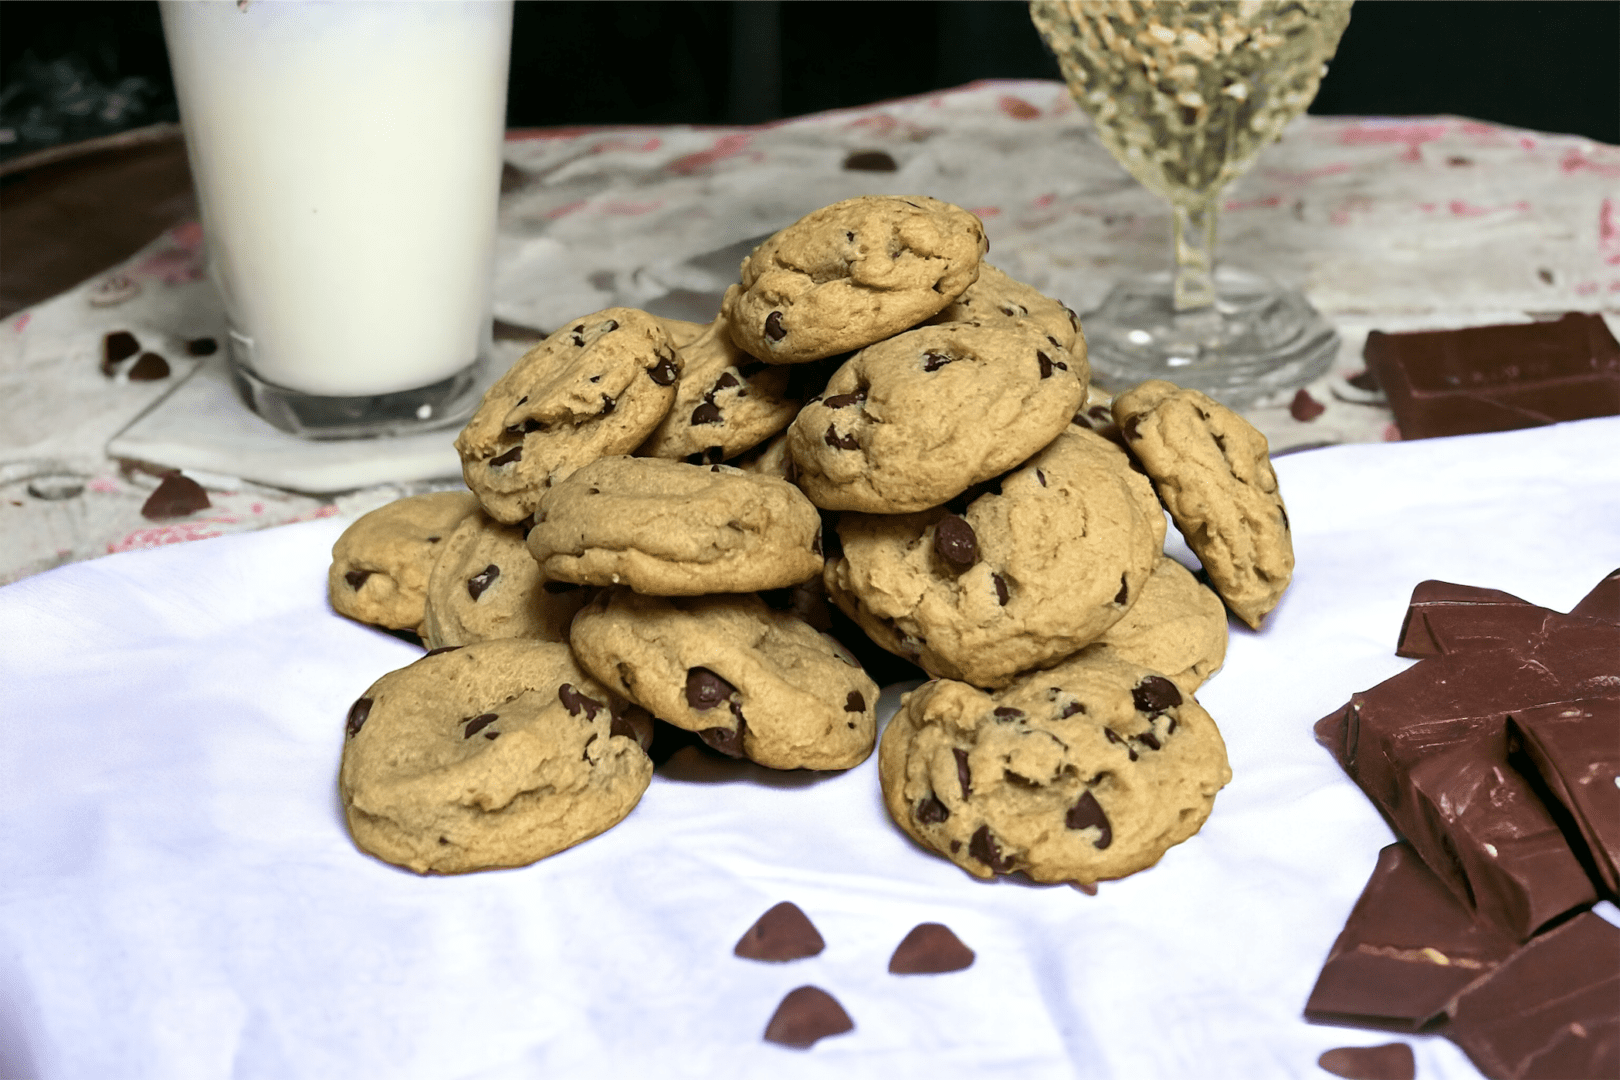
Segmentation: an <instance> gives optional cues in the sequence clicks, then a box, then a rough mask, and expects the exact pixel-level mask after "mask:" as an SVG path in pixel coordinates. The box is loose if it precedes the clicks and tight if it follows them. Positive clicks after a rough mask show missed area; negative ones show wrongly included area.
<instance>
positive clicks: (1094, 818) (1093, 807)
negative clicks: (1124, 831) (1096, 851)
mask: <svg viewBox="0 0 1620 1080" xmlns="http://www.w3.org/2000/svg"><path fill="white" fill-rule="evenodd" d="M1063 824H1065V825H1067V826H1068V827H1069V828H1071V829H1092V828H1095V829H1100V830H1101V831H1102V835H1101V836H1099V837H1097V839H1096V840H1094V841H1092V846H1093V847H1096V848H1105V847H1107V846H1108V845H1109V844H1112V843H1113V842H1114V830H1113V828H1112V827H1111V826H1110V825H1109V824H1108V815H1107V814H1105V813H1103V808H1102V805H1101V804H1100V803H1098V802H1097V797H1096V796H1095V795H1093V794H1092V793H1091V792H1089V791H1088V792H1086V793H1085V794H1083V795H1081V796H1080V801H1079V802H1077V803H1075V804H1074V805H1073V806H1071V807H1069V812H1068V813H1067V814H1064V815H1063Z"/></svg>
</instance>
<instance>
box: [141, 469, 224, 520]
mask: <svg viewBox="0 0 1620 1080" xmlns="http://www.w3.org/2000/svg"><path fill="white" fill-rule="evenodd" d="M212 505H213V503H211V502H209V501H208V492H206V491H204V490H203V486H202V485H201V484H199V483H197V481H195V480H193V479H192V478H191V477H189V476H187V475H185V474H184V473H178V472H172V473H169V474H168V475H167V476H165V477H164V478H163V482H162V483H160V484H158V486H157V490H155V491H153V492H152V494H150V495H148V496H147V497H146V502H144V503H142V504H141V517H143V518H146V519H147V520H149V521H167V520H168V519H170V518H179V517H185V516H186V515H187V514H195V513H196V512H197V511H198V510H206V509H208V508H209V507H210V506H212Z"/></svg>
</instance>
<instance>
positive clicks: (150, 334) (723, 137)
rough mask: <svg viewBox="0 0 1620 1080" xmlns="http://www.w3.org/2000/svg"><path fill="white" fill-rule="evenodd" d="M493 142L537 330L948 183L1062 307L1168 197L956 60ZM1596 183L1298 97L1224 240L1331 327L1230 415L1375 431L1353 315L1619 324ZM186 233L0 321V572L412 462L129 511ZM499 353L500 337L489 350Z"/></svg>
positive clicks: (500, 297) (1084, 293) (137, 542)
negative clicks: (712, 122) (823, 91)
mask: <svg viewBox="0 0 1620 1080" xmlns="http://www.w3.org/2000/svg"><path fill="white" fill-rule="evenodd" d="M506 159H507V162H508V165H509V166H510V168H509V169H508V179H509V183H508V184H507V185H506V186H507V187H508V189H509V190H508V191H507V192H506V193H505V195H504V196H503V198H502V203H501V219H500V238H499V246H498V253H497V266H496V283H495V313H496V315H497V317H498V318H499V319H501V320H503V321H504V322H506V323H509V324H516V325H518V326H522V327H533V328H539V329H542V330H550V329H553V328H555V327H557V326H558V325H560V324H561V323H562V322H564V321H566V320H568V319H570V318H572V317H575V316H577V315H580V314H582V313H585V312H588V311H594V310H597V309H599V308H602V307H606V306H609V305H613V304H628V305H632V306H639V307H644V308H647V309H648V310H652V311H655V312H658V313H660V314H666V315H673V316H678V317H683V318H690V319H702V320H707V319H708V318H710V317H712V315H713V314H714V312H715V311H716V309H717V308H718V303H719V294H720V292H721V291H723V290H724V288H725V286H726V284H727V283H728V282H730V281H731V280H733V279H734V277H735V274H736V268H737V263H738V261H739V260H740V259H741V257H742V255H744V254H746V252H747V250H748V249H749V247H750V246H751V245H752V244H753V243H754V242H755V241H756V240H757V239H759V238H760V237H761V236H762V235H764V234H767V233H770V232H772V231H774V230H775V229H778V228H780V227H782V226H783V225H786V224H788V223H790V222H792V221H793V220H795V219H796V218H798V217H799V216H801V215H802V214H804V213H806V212H808V211H810V210H813V209H815V208H817V207H819V206H822V205H825V204H827V203H830V202H834V201H837V200H839V199H843V198H847V197H849V196H852V195H859V194H872V193H920V194H927V195H932V196H935V197H938V198H941V199H946V200H949V201H951V202H955V203H958V204H960V205H962V206H965V207H968V208H969V209H971V210H973V211H974V212H975V213H977V214H978V215H979V216H980V217H981V218H983V219H984V222H985V225H986V228H987V230H988V233H989V236H990V241H991V259H992V261H994V262H995V263H996V264H997V265H998V266H1000V267H1001V268H1002V269H1004V270H1006V271H1007V272H1008V273H1010V274H1012V275H1013V276H1014V277H1017V278H1020V279H1022V280H1024V281H1027V282H1029V283H1030V284H1033V285H1035V286H1037V287H1039V288H1041V289H1043V290H1044V291H1046V292H1047V293H1049V294H1050V295H1052V296H1055V297H1058V298H1059V299H1061V300H1063V301H1064V302H1066V303H1067V304H1069V306H1071V307H1073V308H1074V309H1075V310H1077V311H1081V312H1084V311H1086V310H1088V309H1089V308H1091V307H1093V306H1095V305H1096V304H1097V302H1098V301H1100V300H1101V298H1102V296H1103V294H1104V293H1105V292H1106V291H1107V288H1108V286H1109V283H1110V282H1111V280H1112V279H1114V278H1115V277H1117V276H1119V275H1120V274H1122V273H1124V272H1126V271H1135V270H1143V269H1154V268H1159V267H1162V266H1163V265H1165V263H1166V261H1167V260H1168V257H1169V250H1168V249H1169V234H1170V215H1169V209H1168V207H1167V206H1166V205H1165V204H1164V203H1162V202H1161V201H1159V200H1158V199H1157V198H1156V197H1155V196H1153V195H1150V194H1149V193H1147V192H1146V191H1144V190H1143V189H1142V188H1141V187H1139V186H1138V185H1137V184H1136V183H1135V181H1133V180H1132V179H1131V178H1130V177H1129V176H1127V175H1126V173H1125V172H1124V171H1123V170H1122V169H1121V168H1120V167H1119V166H1118V165H1116V164H1115V163H1114V161H1113V159H1112V158H1110V157H1109V155H1108V153H1107V152H1106V151H1105V150H1104V149H1103V148H1102V146H1101V145H1100V144H1099V143H1098V141H1097V139H1096V138H1095V136H1094V134H1093V132H1092V130H1091V128H1090V124H1089V121H1088V120H1087V118H1086V117H1085V115H1084V114H1083V113H1081V112H1080V111H1079V110H1077V109H1076V108H1075V107H1074V105H1073V103H1072V102H1071V101H1070V99H1069V97H1068V94H1067V92H1066V90H1065V89H1064V87H1063V85H1062V84H1061V83H1056V82H1046V81H1018V82H988V83H977V84H974V85H972V86H968V87H964V88H961V89H957V90H952V91H948V92H943V93H939V94H934V95H930V96H926V97H919V98H911V99H906V100H903V101H895V102H886V103H880V104H877V105H871V106H867V107H864V108H859V109H851V110H843V111H837V112H830V113H822V114H818V115H815V116H807V117H801V118H797V119H793V120H788V121H783V122H780V123H775V124H768V125H763V126H759V127H749V128H694V127H689V126H684V125H682V126H671V127H648V128H614V129H605V128H575V129H565V130H545V131H513V132H511V133H509V135H508V141H507V145H506ZM1617 203H1620V148H1616V147H1612V146H1607V145H1604V144H1600V143H1594V142H1592V141H1590V140H1587V139H1582V138H1578V137H1574V136H1563V135H1545V134H1540V133H1536V132H1529V131H1521V130H1517V129H1512V128H1505V127H1501V126H1498V125H1493V124H1484V123H1479V122H1476V121H1471V120H1464V119H1453V118H1426V119H1400V120H1387V119H1364V118H1323V117H1302V118H1301V119H1299V120H1298V121H1296V123H1295V124H1294V126H1293V127H1292V128H1290V130H1289V132H1288V134H1287V135H1286V136H1285V137H1284V139H1283V140H1282V141H1281V142H1280V143H1278V144H1277V145H1276V146H1274V147H1272V148H1270V149H1269V150H1267V151H1266V152H1265V153H1264V154H1263V155H1262V157H1261V160H1260V162H1259V164H1258V166H1257V167H1256V168H1255V169H1254V170H1252V171H1251V172H1250V173H1249V174H1248V175H1247V176H1245V177H1243V178H1242V179H1240V180H1239V181H1238V182H1237V183H1236V184H1235V185H1234V186H1233V187H1232V189H1231V190H1230V191H1229V193H1228V197H1227V201H1226V205H1225V213H1224V216H1223V219H1222V238H1221V246H1220V249H1219V254H1220V257H1221V258H1223V259H1227V260H1231V261H1233V262H1236V263H1240V264H1242V265H1245V266H1247V267H1250V268H1253V269H1258V270H1261V271H1263V272H1266V273H1268V274H1270V275H1272V276H1273V277H1276V278H1278V279H1280V280H1281V281H1283V282H1285V283H1288V284H1292V285H1296V286H1300V287H1302V288H1303V289H1304V290H1305V292H1306V294H1307V295H1308V296H1309V297H1310V298H1311V300H1312V301H1313V302H1314V303H1315V304H1316V305H1317V307H1318V308H1319V309H1321V311H1322V312H1323V313H1324V314H1325V315H1326V316H1327V317H1328V318H1329V319H1330V320H1331V321H1332V322H1334V324H1335V325H1336V326H1337V327H1338V329H1339V331H1340V334H1341V336H1342V338H1343V347H1342V350H1341V352H1340V355H1339V359H1338V361H1337V363H1336V364H1335V366H1334V368H1333V370H1332V371H1331V372H1330V373H1329V374H1328V375H1326V376H1324V377H1323V378H1322V379H1321V380H1319V381H1318V382H1317V383H1315V384H1313V385H1311V386H1310V387H1308V388H1307V393H1308V394H1309V395H1310V397H1311V398H1312V399H1313V400H1314V401H1316V402H1317V403H1319V404H1320V405H1322V406H1324V409H1323V410H1322V411H1321V412H1320V413H1319V414H1317V415H1315V416H1313V417H1312V418H1311V419H1309V420H1300V419H1297V418H1296V414H1295V413H1293V412H1291V411H1290V408H1289V405H1290V396H1282V397H1280V398H1279V399H1277V400H1272V401H1264V402H1261V403H1260V404H1259V405H1258V406H1257V407H1255V408H1253V409H1251V410H1249V413H1248V415H1249V416H1250V418H1251V419H1252V420H1253V421H1254V422H1255V423H1256V425H1257V426H1259V427H1260V428H1261V430H1263V431H1264V432H1265V433H1266V435H1267V436H1268V437H1269V438H1270V439H1271V441H1272V446H1273V450H1274V451H1283V450H1290V449H1296V448H1298V449H1303V448H1307V447H1310V446H1315V445H1320V444H1324V443H1339V442H1365V441H1377V440H1381V439H1390V438H1398V437H1399V434H1398V432H1396V431H1395V430H1394V429H1393V427H1392V426H1391V424H1390V414H1389V413H1388V411H1387V410H1386V409H1384V408H1383V407H1382V406H1380V405H1378V404H1369V403H1365V401H1366V395H1365V394H1360V393H1358V392H1357V391H1356V390H1355V389H1354V387H1352V386H1350V385H1348V384H1347V383H1346V382H1345V379H1346V377H1347V376H1350V375H1354V374H1356V373H1358V372H1360V371H1361V369H1362V366H1363V365H1362V363H1361V359H1360V357H1361V348H1362V343H1363V341H1364V339H1365V336H1366V333H1367V331H1368V330H1369V329H1373V328H1380V329H1386V330H1403V329H1418V328H1426V327H1439V326H1464V325H1478V324H1482V323H1490V322H1522V321H1526V320H1530V319H1535V318H1540V317H1545V316H1547V315H1551V314H1556V313H1560V312H1563V311H1570V310H1580V311H1599V312H1602V313H1604V314H1605V316H1607V317H1608V318H1609V320H1610V322H1611V324H1612V325H1614V326H1615V327H1616V328H1617V329H1620V209H1617ZM202 241H203V238H202V233H201V229H200V227H198V226H197V225H195V224H189V225H183V226H181V227H179V228H176V229H174V230H172V231H170V232H169V233H167V234H165V235H164V236H162V237H160V238H159V239H157V240H156V241H154V242H153V243H152V244H150V245H149V246H148V247H147V248H145V249H144V250H142V251H141V252H139V253H138V254H137V255H135V256H134V257H133V258H131V259H129V260H128V261H127V262H126V263H124V264H123V265H121V266H118V267H113V268H111V269H109V271H108V272H107V273H106V274H105V275H102V276H101V277H98V278H96V279H93V280H91V281H87V282H85V283H84V284H82V285H80V286H79V287H77V288H75V289H72V290H70V291H68V292H66V293H63V294H62V295H60V296H57V297H55V298H53V299H51V300H49V301H46V302H45V303H42V304H39V305H37V306H35V307H33V308H30V309H28V310H25V311H23V312H20V313H18V314H17V315H15V316H13V317H12V318H11V319H9V320H8V321H7V322H6V323H5V324H4V326H0V583H4V582H7V581H11V580H15V579H17V578H20V577H24V576H27V575H29V574H32V573H36V572H38V571H40V570H43V569H46V568H48V567H50V566H54V565H58V564H60V563H64V562H71V561H76V560H81V559H87V558H93V557H96V556H99V555H103V554H107V553H110V552H116V551H125V550H130V549H134V548H142V547H153V546H158V545H161V544H167V543H174V542H178V541H183V540H191V539H198V538H201V537H206V536H216V535H220V534H223V533H231V532H243V531H248V530H252V529H257V528H262V527H264V526H268V525H277V524H283V523H287V522H292V521H299V520H305V519H310V518H318V517H328V516H333V515H342V516H348V515H352V514H357V513H360V512H363V511H364V510H366V509H369V508H370V507H372V506H375V505H379V504H381V503H382V502H385V501H388V500H390V499H392V498H396V497H398V496H399V495H401V494H406V493H409V492H411V491H414V490H421V489H423V488H425V487H431V486H434V483H435V482H432V481H429V482H422V481H413V482H411V483H408V484H388V485H382V486H376V487H370V488H366V489H364V490H360V491H355V492H352V493H347V494H341V495H338V496H336V497H333V496H328V495H323V496H314V495H307V494H299V493H296V492H292V491H287V490H282V489H277V488H272V487H268V486H265V485H262V484H255V483H253V482H252V480H251V479H250V478H245V477H244V476H235V475H226V474H223V473H221V474H218V475H201V476H197V477H196V478H197V479H199V480H200V481H201V482H203V483H204V484H205V485H206V486H207V487H208V491H209V498H210V500H211V502H212V506H211V507H209V508H208V509H205V510H201V511H198V512H197V513H195V514H192V515H190V516H189V517H186V518H183V519H179V520H174V521H167V522H162V523H157V522H152V521H148V520H146V519H145V518H143V517H142V516H141V514H140V509H141V506H142V503H143V502H144V501H145V499H146V497H147V495H148V494H149V493H150V492H151V490H152V489H153V488H154V487H155V486H156V484H157V483H158V476H159V474H160V473H161V472H162V471H163V470H162V469H161V466H162V465H163V464H164V463H163V462H134V461H128V460H118V459H114V458H110V457H109V456H108V455H107V451H106V447H107V444H108V442H109V440H111V439H113V438H114V437H115V436H117V435H118V434H119V433H120V432H121V431H123V430H124V429H125V428H126V427H128V426H129V425H130V424H131V423H132V422H134V421H135V420H136V419H137V418H139V417H140V416H142V415H143V414H145V413H146V412H148V411H149V410H151V409H153V408H155V407H159V406H160V405H161V402H162V400H163V399H164V398H165V397H166V396H167V395H168V394H169V393H170V392H171V391H172V390H173V389H174V388H175V387H176V386H178V385H179V384H181V383H182V382H184V381H185V380H186V379H188V378H190V377H191V376H193V375H194V374H196V373H197V372H198V371H199V370H200V369H201V368H202V366H203V365H205V364H208V363H217V362H218V361H217V358H216V359H215V360H212V361H200V360H198V359H195V358H192V357H190V356H189V355H188V354H187V350H186V348H185V342H186V341H187V340H189V339H191V338H195V337H198V336H204V335H218V334H220V332H221V329H222V326H223V317H222V313H221V310H220V304H219V300H218V297H217V295H216V294H215V293H214V290H213V287H212V286H211V285H210V284H209V283H208V282H207V281H206V279H205V277H204V274H203V257H202V252H203V243H202ZM113 330H128V331H131V332H132V333H134V334H135V336H136V337H137V338H138V340H139V342H140V344H141V346H142V347H143V349H146V350H150V351H154V352H157V353H159V354H160V355H162V356H163V357H165V358H166V360H167V362H168V364H169V366H170V369H171V373H170V374H169V376H168V377H167V378H163V379H158V380H155V381H150V382H135V381H130V380H129V379H128V378H127V377H125V376H124V375H119V376H118V377H116V378H111V379H109V378H107V377H106V376H104V375H103V374H101V370H100V358H101V342H102V339H103V337H104V335H105V334H107V333H108V332H110V331H113ZM508 336H511V335H508ZM518 336H521V334H519V335H518ZM520 351H521V344H520V343H517V342H514V341H511V340H507V341H503V342H500V343H498V346H497V356H496V362H497V363H498V364H500V363H510V362H511V361H512V360H513V359H515V358H516V357H517V355H518V354H519V353H520ZM243 422H244V423H245V424H251V423H258V421H257V419H256V418H254V417H251V416H248V415H246V414H244V416H243ZM448 437H449V436H446V438H447V439H448ZM384 449H385V448H384ZM244 471H247V470H244ZM456 482H457V481H456V479H455V478H454V477H446V478H445V480H444V483H445V484H446V485H449V484H453V483H456Z"/></svg>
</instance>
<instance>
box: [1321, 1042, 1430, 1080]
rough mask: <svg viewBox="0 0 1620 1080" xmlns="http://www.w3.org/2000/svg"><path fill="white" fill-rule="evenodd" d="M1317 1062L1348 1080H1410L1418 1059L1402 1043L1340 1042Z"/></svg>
mask: <svg viewBox="0 0 1620 1080" xmlns="http://www.w3.org/2000/svg"><path fill="white" fill-rule="evenodd" d="M1316 1064H1317V1065H1318V1066H1319V1067H1320V1068H1321V1069H1322V1070H1323V1071H1324V1072H1330V1073H1332V1074H1333V1075H1334V1076H1343V1077H1346V1078H1347V1080H1412V1078H1413V1077H1415V1076H1416V1075H1417V1062H1416V1060H1415V1059H1414V1058H1413V1057H1412V1048H1411V1047H1410V1046H1408V1045H1406V1044H1405V1043H1385V1044H1384V1045H1383V1046H1339V1047H1335V1048H1334V1049H1332V1050H1329V1051H1327V1052H1326V1053H1324V1054H1323V1055H1322V1056H1321V1057H1319V1058H1317V1059H1316Z"/></svg>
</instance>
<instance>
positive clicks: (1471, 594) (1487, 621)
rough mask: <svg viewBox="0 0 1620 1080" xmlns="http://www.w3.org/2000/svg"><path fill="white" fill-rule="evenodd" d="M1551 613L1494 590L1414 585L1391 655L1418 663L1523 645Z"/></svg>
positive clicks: (1430, 583)
mask: <svg viewBox="0 0 1620 1080" xmlns="http://www.w3.org/2000/svg"><path fill="white" fill-rule="evenodd" d="M1551 614H1554V613H1553V612H1552V611H1550V610H1549V609H1547V608H1543V607H1536V606H1535V605H1534V604H1532V603H1530V602H1529V601H1528V600H1520V599H1519V598H1518V597H1517V596H1514V595H1513V594H1512V593H1505V592H1502V591H1501V590H1500V589H1479V588H1475V587H1474V586H1472V585H1453V584H1452V583H1451V582H1449V581H1420V582H1418V584H1417V587H1416V588H1415V589H1413V590H1412V599H1411V600H1410V601H1409V602H1408V604H1407V608H1406V619H1405V621H1403V622H1402V623H1401V637H1400V641H1399V642H1398V643H1397V644H1396V646H1395V655H1396V656H1409V657H1413V658H1415V659H1422V658H1423V657H1425V656H1440V655H1443V654H1445V653H1455V652H1464V651H1466V650H1468V649H1481V648H1489V647H1491V646H1493V645H1495V646H1500V645H1503V644H1509V643H1512V642H1515V641H1523V640H1524V639H1525V638H1527V637H1529V636H1530V635H1531V634H1532V633H1534V632H1535V631H1536V630H1537V629H1539V628H1540V626H1541V624H1542V622H1543V621H1544V617H1545V616H1547V615H1551Z"/></svg>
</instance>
